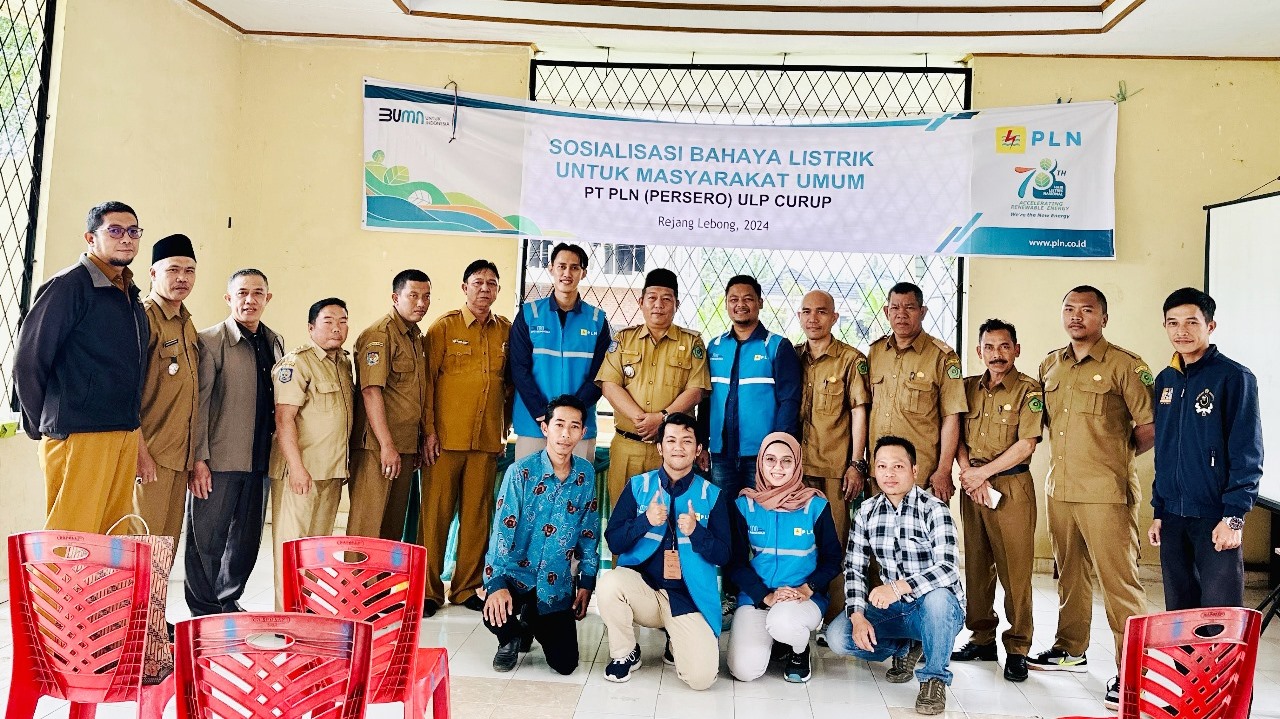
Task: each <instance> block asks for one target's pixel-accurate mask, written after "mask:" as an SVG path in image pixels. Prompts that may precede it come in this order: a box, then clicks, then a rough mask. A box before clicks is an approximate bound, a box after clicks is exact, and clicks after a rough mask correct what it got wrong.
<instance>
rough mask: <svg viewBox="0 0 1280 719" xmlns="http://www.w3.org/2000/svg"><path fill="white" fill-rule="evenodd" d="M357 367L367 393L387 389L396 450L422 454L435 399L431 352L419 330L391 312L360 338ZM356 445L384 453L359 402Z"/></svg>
mask: <svg viewBox="0 0 1280 719" xmlns="http://www.w3.org/2000/svg"><path fill="white" fill-rule="evenodd" d="M355 365H356V376H357V379H358V382H357V384H358V386H359V388H360V389H361V390H363V389H364V388H365V387H381V388H382V405H383V408H384V410H385V413H386V419H387V429H389V430H390V431H391V441H392V443H393V444H395V447H396V451H397V452H399V453H400V454H417V452H418V447H419V446H420V445H421V432H422V420H423V418H424V417H425V415H426V412H427V409H428V404H427V403H428V401H429V399H430V395H429V393H428V392H427V355H426V348H425V344H424V341H423V338H422V331H421V330H419V329H418V325H416V324H410V323H408V322H405V321H404V319H403V318H402V317H400V314H399V313H398V312H396V311H395V310H394V309H393V310H391V312H390V313H388V314H387V316H386V317H383V318H382V319H380V320H378V321H377V322H375V323H373V325H372V326H370V327H369V328H368V329H366V330H365V331H364V332H361V333H360V336H359V337H357V338H356V345H355ZM351 443H352V446H353V447H356V448H358V449H371V450H373V451H375V452H377V451H378V450H379V449H381V446H380V445H379V444H378V438H377V436H376V435H374V433H373V427H371V426H370V425H369V417H368V415H367V414H366V413H365V409H364V401H363V399H360V400H357V401H356V433H355V434H354V435H353V436H352V438H351Z"/></svg>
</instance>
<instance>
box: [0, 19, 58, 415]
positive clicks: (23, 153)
mask: <svg viewBox="0 0 1280 719" xmlns="http://www.w3.org/2000/svg"><path fill="white" fill-rule="evenodd" d="M54 2H55V0H0V62H3V65H4V68H3V70H4V71H3V74H0V258H3V264H0V391H3V396H5V397H11V396H12V392H13V383H12V382H13V379H12V378H13V353H14V349H15V348H16V345H17V341H18V323H19V322H20V321H21V319H22V316H23V314H24V313H26V311H27V308H28V307H29V304H30V301H31V294H32V292H33V289H34V288H33V287H32V281H33V279H34V278H33V269H32V268H33V265H34V262H35V254H34V253H35V230H36V208H37V204H38V200H39V197H40V164H41V153H42V152H43V149H44V125H45V115H46V114H47V110H48V105H49V65H50V60H51V56H52V54H53V38H52V29H53V25H54Z"/></svg>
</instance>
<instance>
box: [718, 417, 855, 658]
mask: <svg viewBox="0 0 1280 719" xmlns="http://www.w3.org/2000/svg"><path fill="white" fill-rule="evenodd" d="M760 447H761V450H760V459H759V462H758V463H757V464H756V486H755V488H754V489H751V488H748V489H743V490H742V492H741V493H740V494H739V496H738V498H737V500H736V501H735V502H734V507H735V509H736V511H735V513H734V521H735V531H734V551H733V560H732V562H731V563H730V566H729V573H730V576H731V577H732V578H733V580H734V582H735V583H736V584H737V585H738V587H739V593H738V608H737V610H736V611H735V612H734V615H733V632H732V633H731V634H730V635H729V671H730V672H731V673H732V674H733V676H734V678H736V679H737V680H738V681H743V682H749V681H751V680H753V679H756V678H759V677H760V676H761V675H762V674H764V673H765V670H766V669H768V667H769V660H770V659H771V658H774V657H777V656H778V655H779V652H774V650H773V649H774V647H775V646H777V647H778V649H779V650H781V651H780V653H781V655H782V656H781V658H782V659H783V673H782V676H783V678H784V679H786V680H787V681H789V682H807V681H809V677H810V675H811V673H812V672H811V662H810V658H809V638H810V636H811V635H812V633H813V630H815V629H817V628H818V626H819V625H820V624H822V616H823V614H824V613H825V612H826V611H827V605H828V602H829V601H830V598H829V597H828V596H827V587H828V586H830V584H831V580H832V579H835V577H836V575H837V574H839V573H840V571H841V563H842V561H843V558H844V557H843V550H842V549H841V542H840V538H839V537H837V536H836V527H835V521H834V520H833V519H832V517H831V508H830V507H829V506H828V505H827V500H826V497H824V496H823V494H822V492H820V491H818V490H816V489H812V488H810V487H806V486H805V485H804V481H803V470H802V465H801V462H800V444H799V443H798V442H797V441H796V440H795V438H794V437H792V436H791V435H789V434H787V433H786V432H774V433H772V434H770V435H768V436H766V437H765V438H764V441H763V442H761V444H760Z"/></svg>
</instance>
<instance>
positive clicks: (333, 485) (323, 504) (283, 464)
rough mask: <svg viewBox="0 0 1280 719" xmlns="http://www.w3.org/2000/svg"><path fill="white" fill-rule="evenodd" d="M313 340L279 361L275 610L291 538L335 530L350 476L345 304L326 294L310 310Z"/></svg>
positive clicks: (273, 519)
mask: <svg viewBox="0 0 1280 719" xmlns="http://www.w3.org/2000/svg"><path fill="white" fill-rule="evenodd" d="M307 332H308V333H310V335H311V343H310V344H308V345H305V346H303V347H299V348H298V349H296V350H294V351H292V352H290V353H289V354H287V355H285V356H284V357H283V358H281V360H280V362H278V363H277V364H276V367H275V371H274V372H273V373H272V374H273V376H274V384H275V398H276V443H275V447H274V448H273V449H272V452H271V470H270V472H269V474H270V476H271V533H272V535H273V538H274V539H275V557H276V611H281V606H282V601H281V600H282V594H281V590H282V588H283V582H282V581H281V576H282V574H283V556H282V554H281V547H282V546H283V544H284V543H285V542H287V541H289V540H291V539H300V538H302V537H324V536H328V535H330V534H332V533H333V522H334V520H336V519H337V517H338V502H339V501H341V499H342V481H343V480H345V479H346V478H347V477H348V476H349V475H348V469H347V464H348V459H349V457H348V448H349V447H350V438H351V424H352V412H353V401H354V398H355V385H354V383H353V382H352V375H351V358H350V357H349V356H348V353H347V352H346V350H344V349H342V345H343V343H344V342H346V341H347V305H346V303H345V302H343V301H342V300H340V299H338V298H336V297H330V298H328V299H323V300H320V301H319V302H317V303H315V304H313V305H311V310H310V311H309V312H308V313H307Z"/></svg>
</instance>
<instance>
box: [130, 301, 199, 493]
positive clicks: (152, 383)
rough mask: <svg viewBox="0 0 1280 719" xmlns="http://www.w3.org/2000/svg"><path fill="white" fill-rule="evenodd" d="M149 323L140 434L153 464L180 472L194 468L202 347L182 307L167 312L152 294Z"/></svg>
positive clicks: (147, 307)
mask: <svg viewBox="0 0 1280 719" xmlns="http://www.w3.org/2000/svg"><path fill="white" fill-rule="evenodd" d="M142 306H143V307H145V308H146V311H147V321H148V323H150V325H151V336H150V338H149V339H148V340H147V358H148V364H147V376H146V379H145V380H143V385H142V437H143V439H144V440H146V442H147V451H148V452H150V453H151V458H152V459H154V460H155V462H156V464H158V465H160V466H161V467H164V468H166V469H171V470H174V471H177V472H182V471H186V470H189V469H191V468H192V467H194V466H195V445H196V443H195V429H196V423H195V421H194V418H195V414H196V408H197V407H199V405H200V373H199V365H200V345H199V335H197V334H196V326H195V325H194V324H192V323H191V313H190V312H188V311H187V306H186V305H179V307H178V311H177V312H173V313H170V312H169V311H168V310H166V309H165V308H164V305H162V304H161V303H160V301H159V300H158V299H157V298H156V297H155V296H154V295H152V296H148V297H147V298H146V299H144V300H143V301H142Z"/></svg>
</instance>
